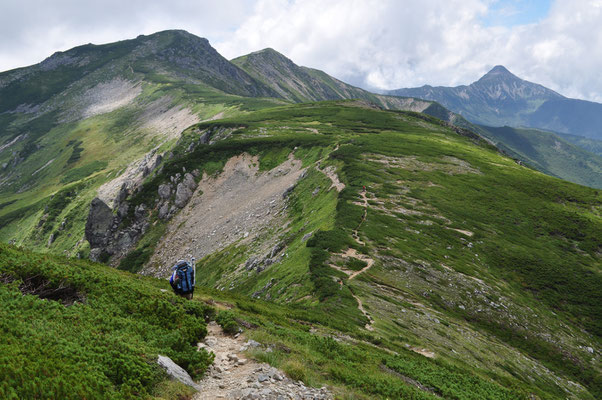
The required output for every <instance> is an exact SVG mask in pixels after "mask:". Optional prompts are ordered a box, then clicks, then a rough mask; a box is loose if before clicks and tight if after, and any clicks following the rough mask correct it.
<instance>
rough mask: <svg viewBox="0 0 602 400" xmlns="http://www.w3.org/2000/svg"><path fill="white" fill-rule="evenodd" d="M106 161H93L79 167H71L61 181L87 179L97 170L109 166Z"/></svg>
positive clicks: (68, 181) (69, 181)
mask: <svg viewBox="0 0 602 400" xmlns="http://www.w3.org/2000/svg"><path fill="white" fill-rule="evenodd" d="M107 165H108V163H107V162H106V161H98V160H97V161H92V162H90V163H88V164H85V165H83V166H81V167H78V168H73V169H70V170H69V171H67V172H65V174H64V175H63V177H62V178H61V183H71V182H76V181H79V180H82V179H85V178H87V177H89V176H90V175H92V174H93V173H95V172H98V171H102V170H103V169H105V168H106V167H107Z"/></svg>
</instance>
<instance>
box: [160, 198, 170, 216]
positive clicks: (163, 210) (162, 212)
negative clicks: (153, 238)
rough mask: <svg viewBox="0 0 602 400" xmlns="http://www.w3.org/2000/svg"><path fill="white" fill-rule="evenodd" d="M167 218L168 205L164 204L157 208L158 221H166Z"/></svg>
mask: <svg viewBox="0 0 602 400" xmlns="http://www.w3.org/2000/svg"><path fill="white" fill-rule="evenodd" d="M168 217H169V203H168V202H165V203H163V205H162V206H161V207H160V208H159V219H162V220H166V219H167V218H168Z"/></svg>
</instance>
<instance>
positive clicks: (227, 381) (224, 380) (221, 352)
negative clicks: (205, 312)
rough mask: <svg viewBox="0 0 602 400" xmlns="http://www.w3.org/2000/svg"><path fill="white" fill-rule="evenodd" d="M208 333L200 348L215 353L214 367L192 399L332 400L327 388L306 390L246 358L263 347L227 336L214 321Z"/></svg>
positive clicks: (238, 337)
mask: <svg viewBox="0 0 602 400" xmlns="http://www.w3.org/2000/svg"><path fill="white" fill-rule="evenodd" d="M207 330H208V334H207V336H206V337H205V340H204V342H203V343H199V348H205V349H206V350H207V351H210V352H213V353H214V354H215V361H214V364H213V366H212V367H211V368H210V369H209V370H208V371H207V373H206V375H205V377H204V378H203V379H202V380H201V381H200V382H199V386H200V387H201V391H200V392H199V393H197V394H196V395H195V396H194V397H193V400H213V399H270V400H271V399H273V400H281V399H282V400H290V399H295V400H306V399H332V398H333V396H332V395H331V394H330V392H329V391H328V390H327V389H326V388H325V387H323V388H321V389H316V388H311V387H307V386H305V385H304V384H303V382H300V381H293V380H292V379H290V378H288V377H287V376H286V375H285V374H284V373H283V372H282V371H280V370H278V369H276V368H273V367H271V366H270V365H268V364H264V363H261V364H260V363H257V362H256V361H253V360H250V359H247V358H246V357H245V356H244V355H243V354H242V352H243V351H245V350H248V349H250V348H254V347H259V346H261V345H260V344H259V343H257V342H255V341H253V340H249V341H247V342H245V339H244V338H243V336H242V335H239V336H237V337H232V336H227V335H225V334H224V332H223V331H222V329H221V327H220V326H219V325H217V324H216V323H215V322H211V323H209V324H208V325H207Z"/></svg>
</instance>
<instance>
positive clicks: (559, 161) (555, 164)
mask: <svg viewBox="0 0 602 400" xmlns="http://www.w3.org/2000/svg"><path fill="white" fill-rule="evenodd" d="M477 130H478V132H480V133H481V134H482V135H483V136H484V137H487V138H490V139H491V140H492V141H493V142H495V143H496V144H497V145H498V146H499V147H500V148H501V149H504V150H505V151H507V152H508V153H509V154H512V155H513V156H515V157H516V158H518V159H520V160H523V161H524V162H526V163H527V164H529V165H530V166H532V167H534V168H536V169H537V170H539V171H542V172H544V173H546V174H548V175H552V176H557V177H559V178H562V179H565V180H567V181H570V182H574V183H579V184H581V185H585V186H590V187H594V188H602V157H600V156H599V155H597V154H595V153H593V152H590V151H587V150H584V149H583V146H584V145H585V144H584V143H586V142H588V139H585V138H582V139H578V140H577V139H576V140H575V141H573V142H570V141H569V140H566V137H564V136H560V135H558V134H555V133H552V132H546V131H541V130H538V129H519V128H511V127H508V126H505V127H501V128H493V127H487V126H479V127H478V128H477ZM574 138H577V137H574ZM590 142H591V144H592V150H594V151H595V150H596V149H595V147H594V146H595V141H593V140H592V141H590Z"/></svg>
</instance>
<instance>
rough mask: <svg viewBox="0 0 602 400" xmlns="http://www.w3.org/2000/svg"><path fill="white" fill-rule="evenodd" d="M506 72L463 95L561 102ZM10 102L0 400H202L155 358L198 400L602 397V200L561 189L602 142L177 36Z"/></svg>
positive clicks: (110, 55)
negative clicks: (186, 268)
mask: <svg viewBox="0 0 602 400" xmlns="http://www.w3.org/2000/svg"><path fill="white" fill-rule="evenodd" d="M506 72H507V71H505V70H504V69H502V68H496V69H494V72H493V73H490V74H491V76H489V77H488V78H487V79H485V81H484V82H481V84H480V85H478V86H477V87H476V88H473V89H471V91H470V93H469V92H468V91H467V92H466V93H467V96H468V97H469V98H473V96H477V94H478V93H480V94H479V95H478V96H480V97H478V98H480V99H481V100H482V103H483V104H484V105H483V107H486V105H487V104H489V103H490V102H491V100H488V99H491V98H492V97H491V96H494V97H495V93H497V92H496V91H497V90H498V89H499V90H500V91H501V92H500V94H499V95H498V100H499V104H498V103H496V104H498V107H500V105H501V104H506V103H505V102H504V101H505V100H504V101H502V100H501V97H504V96H505V97H507V98H506V100H507V101H508V107H509V108H511V107H516V108H517V109H518V105H516V104H518V103H520V102H521V101H524V103H521V104H526V105H527V106H529V105H532V104H535V103H537V102H539V101H544V102H545V101H552V100H553V99H555V98H556V97H554V96H560V95H557V94H555V93H554V92H551V91H549V90H547V89H545V88H543V87H541V86H538V85H533V86H529V85H527V86H524V87H523V86H520V85H526V84H524V83H521V82H524V81H520V82H518V81H517V82H515V85H514V86H512V85H511V87H512V88H513V89H512V90H510V89H508V90H509V91H507V92H504V90H506V89H503V88H504V87H505V86H504V85H506V86H508V85H507V84H505V83H503V82H504V81H505V80H506V79H507V78H508V76H507V75H508V74H507V73H506ZM487 82H489V83H487ZM495 82H497V83H495ZM496 87H498V89H496ZM508 87H510V86H508ZM479 88H480V89H482V90H477V89H479ZM484 88H485V89H484ZM486 88H489V89H486ZM502 89H503V90H502ZM467 90H468V89H467ZM502 92H503V93H504V94H501V93H502ZM510 92H511V93H512V96H513V97H512V96H511V94H510ZM482 93H489V94H482ZM546 96H549V97H550V98H549V99H548V100H542V99H543V98H545V97H546ZM0 99H2V100H0V143H1V144H0V163H1V166H2V170H1V171H0V240H1V241H2V242H5V243H6V242H8V243H9V244H4V243H3V244H0V299H1V300H2V303H3V304H7V305H8V306H7V307H3V308H2V309H1V310H0V315H1V316H2V318H0V331H2V332H3V335H4V336H3V338H4V339H5V340H2V341H0V358H2V363H1V364H2V367H1V368H0V397H5V398H36V397H44V396H45V395H47V396H46V397H49V398H52V397H61V398H63V397H64V398H84V397H85V398H96V397H98V398H136V397H149V398H178V396H180V397H181V396H192V392H191V389H186V388H182V387H180V386H178V385H177V384H173V383H169V381H168V379H167V376H166V375H165V373H164V372H162V370H161V369H160V367H159V366H158V365H157V364H156V360H157V359H161V358H160V357H159V356H160V355H161V356H162V357H164V356H168V357H169V358H170V359H171V360H173V361H174V362H175V363H176V364H178V365H180V366H181V367H182V368H183V369H184V370H186V371H187V372H188V373H189V374H190V375H191V376H192V377H193V378H194V379H197V380H198V379H206V380H202V381H200V384H199V385H194V384H193V387H194V388H195V390H200V391H201V393H199V394H198V395H200V396H205V395H210V394H209V393H207V390H208V389H207V388H208V387H209V386H208V385H207V382H208V381H207V379H209V380H212V382H214V383H215V382H219V383H220V385H217V386H215V387H213V386H212V388H213V389H215V390H218V389H219V390H230V389H231V390H232V392H231V394H232V396H235V394H234V391H235V389H233V388H232V387H230V386H229V385H233V381H234V380H237V381H240V382H235V383H236V387H237V389H236V390H240V391H239V392H236V393H237V394H236V395H238V396H239V397H242V396H243V392H242V390H244V395H249V396H250V397H254V396H255V397H260V396H264V397H269V396H271V395H274V396H277V394H278V393H277V392H276V391H275V390H276V385H278V383H277V382H287V384H288V382H289V380H290V381H291V382H292V381H294V382H296V383H294V384H293V383H291V384H292V385H294V386H295V388H297V389H295V390H298V391H303V390H305V389H304V388H305V387H306V386H305V385H307V386H312V387H315V388H316V389H311V390H319V389H318V388H320V387H322V386H324V390H323V392H324V393H326V392H328V393H330V394H331V395H329V396H330V397H335V398H358V399H363V398H382V399H385V398H416V399H438V398H456V399H460V398H466V399H528V398H540V399H561V398H562V399H564V398H571V399H588V400H589V399H592V400H593V399H595V398H599V397H600V395H601V392H600V388H601V387H602V381H601V380H600V376H602V375H601V367H600V362H599V357H600V350H599V349H600V345H601V335H602V326H601V319H600V318H599V316H600V312H601V310H600V305H601V304H602V293H601V290H602V282H601V278H600V276H601V275H600V272H601V270H600V266H601V265H602V263H601V260H602V197H601V193H600V190H597V189H594V188H590V187H587V186H582V185H578V184H575V183H571V182H568V181H566V180H562V179H558V178H557V177H554V176H550V175H556V176H563V177H568V178H570V179H572V180H576V181H579V180H580V179H581V180H582V181H583V182H587V183H589V184H591V182H599V181H597V180H596V179H598V178H599V176H598V175H596V171H600V169H596V168H599V166H600V165H602V164H600V163H599V156H598V155H596V154H594V153H595V152H596V149H598V147H596V146H597V142H596V141H595V140H594V139H590V138H585V137H584V136H574V135H573V136H570V135H564V134H563V136H559V135H558V134H556V133H553V132H546V131H542V130H539V129H533V128H524V127H522V128H521V127H507V126H506V127H491V126H488V125H483V124H476V122H470V121H469V120H470V118H469V116H468V115H466V119H465V118H464V117H463V116H462V115H460V114H459V113H456V112H453V110H452V111H450V110H449V109H448V108H445V107H444V105H441V104H440V103H439V102H435V101H432V100H422V99H419V98H415V97H396V96H388V95H378V94H373V93H370V92H368V91H365V90H362V89H360V88H356V87H353V86H351V85H347V84H345V83H344V82H341V81H339V80H337V79H335V78H333V77H330V76H328V75H327V74H325V73H324V72H321V71H318V70H314V69H311V68H306V67H300V66H297V65H296V64H295V63H294V62H293V61H291V60H290V59H288V58H287V57H285V56H283V55H282V54H279V53H278V52H276V51H274V50H272V49H265V50H261V51H258V52H255V53H251V54H249V55H246V56H242V57H239V58H236V59H234V60H232V61H228V60H226V59H225V58H223V57H222V56H221V55H219V53H218V52H217V51H215V50H214V49H213V48H212V47H211V46H210V45H209V43H208V41H207V40H205V39H202V38H198V37H196V36H194V35H191V34H189V33H187V32H184V31H165V32H159V33H156V34H153V35H149V36H140V37H138V38H136V39H132V40H125V41H122V42H117V43H112V44H106V45H98V46H97V45H85V46H80V47H77V48H74V49H71V50H68V51H66V52H61V53H57V54H54V55H53V56H51V57H49V58H48V59H46V60H44V61H43V62H41V63H40V64H37V65H34V66H31V67H25V68H21V69H17V70H13V71H8V72H4V73H2V74H0ZM521 99H522V100H521ZM554 101H555V100H554ZM510 103H513V104H515V105H511V104H510ZM542 104H543V103H542ZM527 106H525V107H527ZM450 109H451V107H450ZM473 111H474V112H475V113H476V112H477V108H476V106H475V107H474V108H473ZM489 111H490V109H489V108H487V109H485V110H484V112H483V113H484V115H487V113H489ZM477 122H478V121H477ZM489 123H491V124H493V123H492V122H491V121H490V122H489ZM580 146H584V147H587V148H588V149H589V150H586V149H584V148H581V147H580ZM580 163H581V164H580ZM525 164H528V165H525ZM592 186H594V185H593V184H592ZM40 253H42V254H40ZM190 256H194V257H196V260H197V290H196V292H195V298H194V299H193V300H192V301H184V300H183V299H182V298H179V297H178V296H176V295H174V294H173V293H172V292H171V291H170V288H169V286H168V284H167V281H166V278H167V277H168V276H169V275H170V273H171V266H172V265H173V263H174V262H175V261H176V260H178V259H181V258H189V257H190ZM101 264H105V265H101ZM17 314H18V315H20V316H23V318H17V319H15V318H14V315H17ZM210 320H215V322H216V323H217V325H216V324H212V325H211V326H212V329H218V328H217V326H218V325H219V326H221V328H219V329H223V331H224V332H225V333H228V332H230V333H231V334H241V335H243V336H240V337H245V342H244V343H245V345H244V346H242V347H241V346H240V344H242V343H238V342H236V343H237V346H236V348H232V350H228V354H220V356H219V357H215V358H214V357H213V356H211V354H210V353H209V352H208V351H207V350H208V349H210V348H213V349H215V348H219V347H220V346H222V345H225V343H230V342H231V341H234V340H235V339H236V337H234V336H231V337H227V336H225V335H226V334H223V335H222V336H218V337H217V338H216V337H213V339H212V340H210V341H208V340H207V339H205V341H204V342H203V343H200V342H202V341H203V339H204V337H205V335H207V334H208V330H207V329H208V328H207V327H206V326H205V324H206V322H207V321H210ZM243 331H244V332H243ZM250 339H252V340H250ZM247 340H248V341H247ZM215 341H218V342H217V343H216V342H215ZM219 341H221V342H219ZM199 343H200V344H199ZM216 346H217V347H216ZM240 359H243V360H252V362H253V364H252V365H253V367H252V368H253V371H255V372H257V373H258V374H259V375H260V377H254V378H249V379H250V380H248V379H247V377H246V376H245V378H244V379H232V376H239V375H236V373H237V372H236V371H240V370H245V368H247V369H250V368H251V367H245V366H244V365H245V364H244V362H242V363H241V364H239V363H238V360H240ZM48 360H51V361H52V365H53V368H48V366H47V361H48ZM234 360H236V361H234ZM245 362H246V361H245ZM259 363H267V364H270V367H268V366H266V365H265V364H262V365H259ZM212 364H213V365H214V366H213V367H212V366H211V365H212ZM224 365H227V367H226V369H224V368H223V366H224ZM218 367H219V368H218ZM260 367H261V368H262V369H261V370H259V368H260ZM272 368H278V369H279V371H281V372H278V374H280V373H282V374H284V375H286V378H284V377H283V376H280V375H278V374H275V373H274V372H273V370H272ZM268 372H269V376H267V375H268ZM263 375H266V376H263ZM32 376H34V377H35V379H31V377H32ZM203 376H204V377H205V378H202V377H203ZM277 376H278V377H280V378H282V379H280V378H277ZM281 384H282V383H281ZM204 385H205V386H204ZM222 386H223V387H222ZM66 388H68V389H66ZM265 390H269V391H270V392H269V394H268V392H264V391H265ZM307 390H309V389H307ZM312 393H313V392H312ZM201 398H202V397H201Z"/></svg>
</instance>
